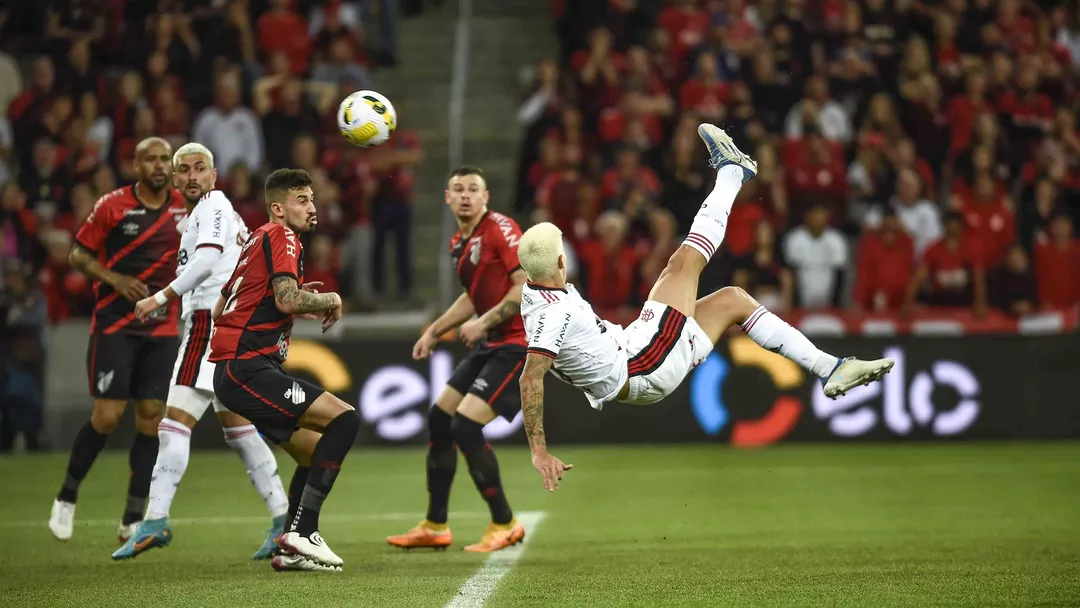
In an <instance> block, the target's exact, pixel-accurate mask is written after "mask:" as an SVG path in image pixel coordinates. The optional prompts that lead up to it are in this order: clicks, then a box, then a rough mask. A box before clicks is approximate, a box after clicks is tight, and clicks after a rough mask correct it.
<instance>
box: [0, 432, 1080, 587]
mask: <svg viewBox="0 0 1080 608" xmlns="http://www.w3.org/2000/svg"><path fill="white" fill-rule="evenodd" d="M498 453H499V457H500V462H501V465H502V473H503V478H504V480H505V482H506V488H507V494H508V496H509V498H510V500H511V504H512V505H513V506H514V507H515V509H517V510H518V511H542V512H544V513H545V517H544V519H543V521H542V522H541V523H540V524H539V526H538V527H536V528H534V529H530V530H528V535H529V537H528V543H527V544H526V546H525V550H524V552H523V553H522V555H521V559H520V561H518V562H516V563H515V564H512V569H511V570H510V571H509V573H508V574H507V575H506V576H505V578H503V579H502V580H501V582H500V583H499V584H498V586H497V587H496V588H495V590H494V593H492V594H491V596H490V598H488V600H487V603H486V604H484V605H485V606H491V607H504V606H506V607H509V606H536V607H541V606H542V607H545V608H551V607H554V608H561V607H582V606H605V607H606V606H641V607H654V606H727V605H731V606H760V605H776V606H781V605H782V606H821V605H845V606H847V605H851V606H944V605H949V606H980V607H982V606H1035V605H1038V606H1080V444H1078V443H1055V444H1038V445H1036V444H964V445H960V444H951V445H904V446H900V445H887V446H882V445H875V446H853V445H847V446H794V447H791V446H786V447H778V448H770V449H764V450H757V451H737V450H732V449H728V448H726V447H723V446H718V445H717V446H694V447H660V446H622V447H605V448H583V447H573V448H565V449H562V448H558V447H557V446H556V448H555V450H554V453H555V454H556V455H557V456H559V457H560V458H562V459H563V460H564V461H566V462H571V463H573V464H574V465H575V468H574V470H573V471H571V472H569V473H568V474H567V476H566V478H565V479H564V485H563V487H562V488H561V489H560V490H559V491H558V492H556V493H547V492H545V491H544V490H543V487H542V486H541V483H540V479H539V477H538V476H537V475H536V473H535V472H534V471H533V470H532V468H531V466H530V465H529V459H528V453H527V451H526V450H524V449H519V448H514V449H511V448H505V447H503V448H498ZM280 459H281V460H280V461H281V464H282V468H281V472H282V477H283V478H284V480H285V482H286V484H287V483H288V477H289V476H290V475H291V472H292V467H291V465H289V464H288V462H287V457H286V456H284V455H281V457H280ZM65 462H66V455H62V454H57V455H50V456H44V457H31V456H23V457H15V458H9V459H0V480H2V482H3V485H2V492H3V497H2V498H0V514H2V516H3V517H2V518H0V537H2V538H3V539H4V541H5V542H4V551H3V552H2V553H0V597H2V598H3V604H4V606H5V607H10V606H35V607H40V606H79V607H80V608H89V607H91V606H119V605H138V606H181V607H184V608H191V607H192V606H260V607H263V606H268V605H286V606H295V605H299V606H379V607H387V606H409V607H412V606H417V607H432V608H436V607H440V606H444V605H446V604H447V602H449V601H450V600H451V599H453V598H454V597H455V595H456V594H457V592H458V590H459V588H460V587H461V586H462V584H463V583H464V582H465V581H466V580H467V579H469V577H470V576H472V575H473V574H474V573H475V572H476V571H477V570H478V569H479V568H480V567H481V566H482V565H483V564H484V563H485V559H486V558H485V556H482V555H470V554H466V553H464V552H462V551H461V550H460V549H461V547H462V546H464V545H465V544H467V543H469V542H473V541H474V540H475V539H476V538H478V537H479V535H480V533H481V532H482V530H483V528H484V526H485V525H486V523H487V515H486V507H485V505H484V503H483V502H482V501H481V500H480V498H479V497H478V496H477V494H476V491H475V490H474V488H473V487H472V482H471V480H470V479H469V477H468V472H467V470H466V468H465V464H464V461H461V462H460V463H459V467H458V474H457V479H456V484H455V487H454V491H453V494H452V496H451V522H450V523H451V526H452V529H453V531H454V538H455V542H454V547H453V548H452V549H451V550H449V551H446V552H433V551H413V552H404V551H401V550H397V549H393V548H391V547H388V546H387V545H385V544H384V541H383V539H384V538H385V537H386V536H387V535H388V534H392V533H398V532H402V531H404V530H406V529H407V528H409V527H411V526H412V525H414V524H415V523H416V521H418V520H419V519H420V518H421V517H422V516H423V511H424V508H425V506H426V492H425V489H424V488H425V483H424V470H423V462H424V456H423V453H422V451H420V450H418V449H387V450H374V449H357V450H355V451H353V453H352V454H351V455H350V456H349V458H348V460H347V461H346V463H345V466H344V468H343V470H342V475H341V477H339V479H338V482H337V485H336V486H335V488H334V493H333V494H332V495H331V498H330V499H329V500H328V502H327V505H326V507H325V509H324V521H323V526H322V531H323V534H324V536H325V537H326V538H327V540H328V541H329V542H330V544H331V546H333V548H334V550H335V551H336V552H337V553H338V554H339V555H341V556H342V557H343V558H344V559H345V571H344V572H343V573H341V574H313V573H283V574H278V573H275V572H273V571H272V570H271V569H270V566H269V564H268V563H266V562H258V563H257V562H251V561H250V560H249V556H250V554H251V553H252V552H253V551H254V550H255V549H256V547H257V546H258V545H259V542H260V540H261V533H262V530H263V529H264V528H265V527H266V523H267V521H268V516H266V515H265V508H264V507H263V505H262V502H261V501H260V500H259V498H258V496H256V494H255V492H254V490H253V489H252V488H251V486H250V483H249V482H248V480H247V477H246V475H245V473H244V471H243V470H242V465H241V463H240V460H239V459H238V458H237V457H236V456H235V455H234V454H232V453H231V452H227V451H221V452H216V451H204V452H197V453H195V454H194V455H193V457H192V460H191V466H190V468H189V469H188V473H187V475H186V477H185V478H184V482H183V484H182V485H181V487H180V491H179V494H178V497H177V500H176V503H175V505H174V506H173V509H172V517H173V519H174V523H173V531H174V532H175V534H176V537H175V540H174V542H173V544H172V545H171V546H170V547H168V548H166V549H163V550H162V549H155V550H152V551H150V552H148V553H145V554H143V555H142V556H140V557H139V558H137V559H135V560H133V561H127V562H113V561H112V560H110V559H109V554H110V553H111V552H112V551H113V549H115V548H116V546H117V545H116V541H115V537H114V532H115V527H116V518H118V517H119V515H120V512H121V510H122V508H123V499H124V493H125V490H126V483H127V477H128V472H127V454H126V453H124V452H109V453H106V454H104V455H103V456H102V458H101V459H100V460H99V461H98V463H97V464H96V465H95V467H94V469H93V470H92V471H91V472H90V476H89V478H88V479H87V481H86V482H85V483H84V484H83V489H82V491H81V493H80V500H79V506H78V512H77V518H76V520H77V524H76V529H75V535H74V537H73V538H72V539H71V541H69V542H67V543H60V542H58V541H56V540H54V539H53V538H52V536H51V535H50V533H49V531H48V529H47V527H46V525H45V522H46V519H47V518H48V514H49V506H50V503H51V501H52V498H53V495H54V493H55V491H56V489H57V487H58V484H59V483H60V481H61V479H62V477H63V470H64V466H65ZM472 605H479V604H476V603H473V604H472Z"/></svg>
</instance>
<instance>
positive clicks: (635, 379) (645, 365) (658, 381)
mask: <svg viewBox="0 0 1080 608" xmlns="http://www.w3.org/2000/svg"><path fill="white" fill-rule="evenodd" d="M626 348H627V351H628V354H629V361H628V363H627V370H628V372H629V375H630V393H629V395H627V398H626V399H625V400H624V402H625V403H630V404H633V405H651V404H653V403H656V402H657V401H660V400H661V399H663V398H664V397H667V396H668V395H670V394H671V393H672V392H673V391H674V390H675V389H676V388H678V387H679V385H680V384H682V382H683V380H685V379H686V377H687V376H688V375H689V374H690V372H691V370H693V369H694V368H695V367H697V366H698V365H701V362H702V361H704V360H705V358H706V357H708V356H709V353H710V352H712V349H713V343H712V341H711V340H710V339H709V336H708V334H706V333H705V331H704V330H703V329H701V326H699V325H698V324H697V321H695V320H694V319H693V318H692V317H687V316H686V315H684V314H682V313H681V312H679V311H677V310H675V309H674V308H671V307H670V306H667V305H666V304H661V303H660V302H656V301H654V300H649V301H648V302H646V303H645V305H644V306H642V307H641V315H640V316H639V317H638V318H637V320H635V321H634V322H633V323H631V324H630V325H628V326H627V327H626Z"/></svg>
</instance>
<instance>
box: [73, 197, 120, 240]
mask: <svg viewBox="0 0 1080 608" xmlns="http://www.w3.org/2000/svg"><path fill="white" fill-rule="evenodd" d="M110 196H112V195H111V194H107V195H105V196H103V197H101V198H99V199H98V201H97V202H96V203H94V209H93V210H92V211H91V212H90V215H88V216H87V217H86V221H84V222H83V225H82V226H81V227H80V228H79V232H78V233H76V234H75V242H76V243H78V244H79V246H80V247H82V248H83V249H86V250H87V251H89V252H91V253H97V251H98V250H99V249H101V248H102V246H104V245H105V238H106V237H108V236H109V232H110V231H111V230H112V229H113V227H115V226H116V224H117V222H118V221H119V218H120V217H121V216H120V214H119V213H117V210H116V206H115V205H114V204H112V202H111V201H110V200H109V198H110Z"/></svg>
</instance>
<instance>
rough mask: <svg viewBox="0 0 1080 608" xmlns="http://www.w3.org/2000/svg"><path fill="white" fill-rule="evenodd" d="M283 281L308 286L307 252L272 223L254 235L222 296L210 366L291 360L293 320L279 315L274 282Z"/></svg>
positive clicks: (295, 237) (291, 234) (293, 235)
mask: <svg viewBox="0 0 1080 608" xmlns="http://www.w3.org/2000/svg"><path fill="white" fill-rule="evenodd" d="M280 276H286V277H292V278H293V279H296V283H297V285H303V284H304V247H303V245H301V244H300V237H299V235H297V234H296V233H295V232H293V231H292V230H290V229H288V228H286V227H285V226H282V225H281V224H275V223H274V222H268V223H266V224H263V225H262V226H260V227H258V228H257V229H255V232H253V233H252V234H251V238H249V239H248V240H247V242H245V243H244V246H243V248H241V251H240V261H239V262H238V263H237V264H236V269H235V270H233V272H232V276H231V277H230V278H229V280H228V281H227V282H226V283H225V287H224V288H222V290H221V295H222V296H224V297H225V308H224V309H223V310H222V313H221V316H220V317H218V319H217V321H215V322H214V334H213V336H212V337H211V338H210V360H211V361H214V362H217V361H227V360H230V359H241V360H243V359H254V358H256V357H267V358H270V359H272V360H274V361H275V362H277V363H283V362H284V361H285V359H286V358H288V356H289V338H290V337H291V336H292V326H293V315H290V314H285V313H283V312H281V311H280V310H278V308H277V304H276V303H275V302H274V288H273V286H272V285H271V283H272V281H273V280H274V279H275V278H277V277H280Z"/></svg>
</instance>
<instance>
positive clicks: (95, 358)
mask: <svg viewBox="0 0 1080 608" xmlns="http://www.w3.org/2000/svg"><path fill="white" fill-rule="evenodd" d="M179 347H180V339H179V338H176V337H169V338H165V337H159V336H144V335H139V334H131V333H124V332H117V333H115V334H91V335H90V344H89V345H88V346H87V349H86V375H87V377H88V379H89V381H90V395H91V396H93V397H94V398H95V399H117V400H124V401H126V400H128V399H136V400H140V401H141V400H143V399H156V400H158V401H165V399H166V397H168V396H169V384H170V380H172V371H173V363H175V362H176V351H177V349H178V348H179Z"/></svg>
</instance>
